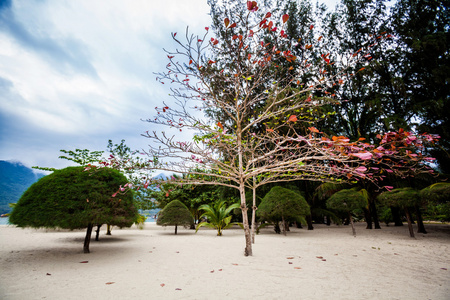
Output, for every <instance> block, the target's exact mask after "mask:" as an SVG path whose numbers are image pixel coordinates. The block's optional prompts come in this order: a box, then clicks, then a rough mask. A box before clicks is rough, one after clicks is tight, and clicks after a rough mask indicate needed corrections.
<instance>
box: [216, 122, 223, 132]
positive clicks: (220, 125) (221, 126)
mask: <svg viewBox="0 0 450 300" xmlns="http://www.w3.org/2000/svg"><path fill="white" fill-rule="evenodd" d="M217 126H219V127H220V128H221V129H222V130H223V125H222V123H220V122H217Z"/></svg>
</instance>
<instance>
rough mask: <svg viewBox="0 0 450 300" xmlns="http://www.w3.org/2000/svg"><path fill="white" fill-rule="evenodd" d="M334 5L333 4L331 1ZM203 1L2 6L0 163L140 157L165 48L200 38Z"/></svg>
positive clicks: (67, 0) (28, 0)
mask: <svg viewBox="0 0 450 300" xmlns="http://www.w3.org/2000/svg"><path fill="white" fill-rule="evenodd" d="M331 1H332V0H331ZM208 13H209V6H208V5H207V3H206V0H164V1H160V0H133V1H125V0H108V1H106V0H103V1H102V0H76V1H71V0H58V1H56V0H47V1H44V0H21V1H7V0H6V1H5V0H0V160H13V161H20V162H22V163H23V164H25V165H26V166H29V167H30V166H35V165H38V166H42V167H56V168H61V167H65V166H67V165H68V164H69V162H68V161H64V160H61V159H58V156H59V155H60V154H61V153H60V152H59V150H60V149H65V150H74V149H75V148H80V149H90V150H106V145H107V142H108V140H109V139H112V140H113V142H115V143H120V141H121V140H122V139H125V141H126V144H127V145H128V146H129V147H131V148H132V149H145V148H146V146H147V144H148V142H149V141H148V140H147V139H146V138H144V137H141V136H140V134H141V133H143V132H145V131H147V130H155V129H156V130H159V129H157V128H152V125H151V124H150V123H147V122H143V121H141V119H146V118H151V117H152V116H153V115H154V107H155V106H161V104H162V102H163V101H165V100H168V99H169V96H168V93H169V90H168V87H167V86H161V85H160V84H158V83H157V82H156V80H155V78H156V76H155V74H154V72H160V71H163V70H164V66H165V64H166V62H167V61H166V55H165V53H164V51H163V49H162V48H163V47H164V48H167V49H173V48H174V47H175V45H174V44H173V42H172V40H171V36H170V33H171V32H184V30H185V29H186V26H189V28H190V30H191V31H192V32H195V33H200V34H203V32H204V27H205V26H209V24H210V17H209V15H208Z"/></svg>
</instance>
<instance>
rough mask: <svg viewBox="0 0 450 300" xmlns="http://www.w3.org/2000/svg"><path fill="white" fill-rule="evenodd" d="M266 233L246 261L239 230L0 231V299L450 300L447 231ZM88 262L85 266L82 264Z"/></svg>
mask: <svg viewBox="0 0 450 300" xmlns="http://www.w3.org/2000/svg"><path fill="white" fill-rule="evenodd" d="M356 226H357V235H358V236H357V237H356V238H355V237H353V236H352V235H351V228H349V227H348V226H335V225H332V226H330V227H327V226H325V225H316V226H315V230H313V231H308V230H306V229H296V228H295V229H292V228H291V232H288V235H287V236H283V235H278V234H275V233H274V232H273V230H272V229H271V228H265V229H263V230H262V232H261V234H259V235H258V236H257V237H256V244H255V245H254V248H253V253H254V256H252V257H244V255H243V249H244V236H243V233H242V230H241V229H239V228H235V229H229V230H226V231H225V232H224V235H223V236H222V237H217V236H216V235H215V232H214V231H213V230H210V229H204V230H200V231H199V232H198V233H197V234H195V233H194V231H193V230H188V229H183V228H181V229H179V234H178V235H176V236H175V235H174V234H173V227H167V228H162V227H158V226H156V225H155V224H148V223H147V224H146V226H145V228H144V229H143V230H139V229H137V228H131V229H123V230H119V229H114V230H113V235H112V236H106V235H104V231H102V233H101V236H100V238H101V240H100V241H99V242H95V241H92V242H91V247H90V248H91V253H90V254H84V253H82V246H83V239H84V234H85V233H84V231H74V232H70V231H53V230H49V231H46V230H42V229H41V230H35V229H19V228H15V227H13V226H0V266H1V267H0V269H1V275H0V299H5V300H6V299H7V300H9V299H21V300H22V299H108V300H110V299H133V298H134V299H450V251H449V250H450V225H428V226H427V229H428V230H429V233H428V234H426V235H424V234H417V237H416V239H411V238H410V237H409V236H408V229H407V227H406V226H403V227H392V226H391V227H383V229H381V230H366V229H364V227H365V224H362V223H359V224H357V225H356ZM85 261H87V262H85Z"/></svg>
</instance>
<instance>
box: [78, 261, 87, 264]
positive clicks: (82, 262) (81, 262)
mask: <svg viewBox="0 0 450 300" xmlns="http://www.w3.org/2000/svg"><path fill="white" fill-rule="evenodd" d="M88 262H89V261H87V260H83V261H80V264H87V263H88Z"/></svg>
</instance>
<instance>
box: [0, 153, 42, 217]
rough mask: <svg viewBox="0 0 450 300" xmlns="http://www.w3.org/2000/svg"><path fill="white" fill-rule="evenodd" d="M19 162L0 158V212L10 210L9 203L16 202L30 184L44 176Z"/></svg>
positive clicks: (3, 212)
mask: <svg viewBox="0 0 450 300" xmlns="http://www.w3.org/2000/svg"><path fill="white" fill-rule="evenodd" d="M44 176H45V174H43V173H36V172H34V171H33V169H30V168H28V167H25V166H24V165H22V164H21V163H16V162H9V161H4V160H0V214H5V213H8V212H10V211H11V208H10V207H9V205H8V204H9V203H16V202H17V201H18V200H19V199H20V197H21V196H22V194H23V192H25V191H26V190H27V189H28V188H29V187H30V185H32V184H33V183H35V182H36V181H38V180H39V179H40V178H42V177H44Z"/></svg>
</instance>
